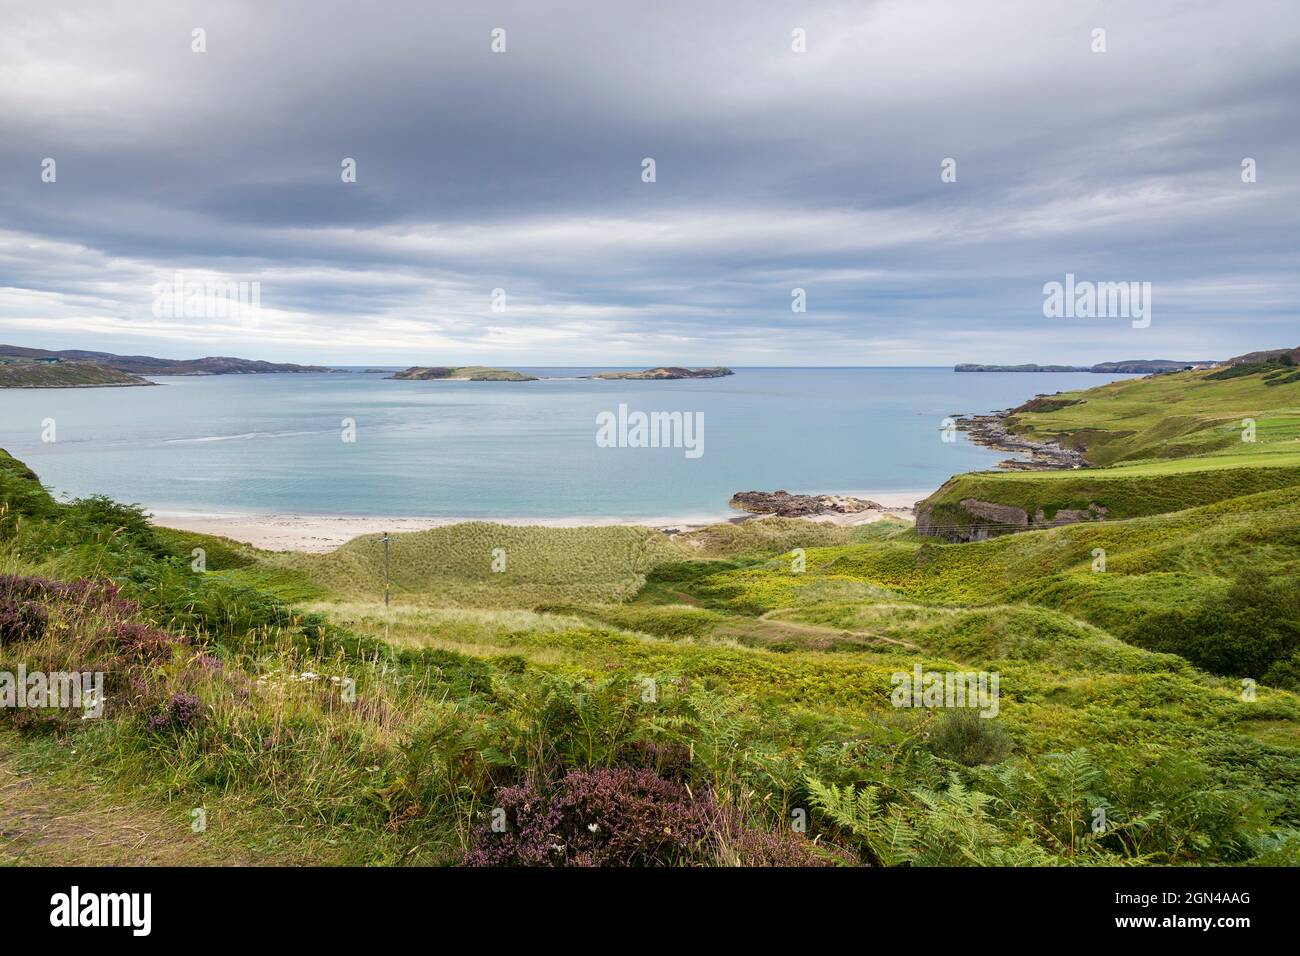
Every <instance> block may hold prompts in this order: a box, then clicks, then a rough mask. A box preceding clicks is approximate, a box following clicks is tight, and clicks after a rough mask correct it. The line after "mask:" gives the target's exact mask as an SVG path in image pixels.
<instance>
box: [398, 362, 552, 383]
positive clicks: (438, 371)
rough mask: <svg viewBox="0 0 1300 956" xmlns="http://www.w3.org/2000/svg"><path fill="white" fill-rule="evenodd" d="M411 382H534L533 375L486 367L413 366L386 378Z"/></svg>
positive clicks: (535, 379) (534, 377)
mask: <svg viewBox="0 0 1300 956" xmlns="http://www.w3.org/2000/svg"><path fill="white" fill-rule="evenodd" d="M388 377H389V378H390V379H401V380H403V381H411V382H434V381H441V382H535V381H537V377H536V376H535V375H525V374H524V373H523V372H515V371H511V370H510V369H504V368H489V367H488V366H486V365H450V366H445V365H435V366H425V365H415V366H412V367H411V368H408V369H405V370H403V371H401V372H395V373H394V374H392V375H390V376H388Z"/></svg>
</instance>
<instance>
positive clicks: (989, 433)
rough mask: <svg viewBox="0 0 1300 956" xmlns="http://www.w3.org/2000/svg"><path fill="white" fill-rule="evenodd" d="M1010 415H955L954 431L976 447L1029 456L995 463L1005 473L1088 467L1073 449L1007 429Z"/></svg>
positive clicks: (1009, 413) (1085, 461)
mask: <svg viewBox="0 0 1300 956" xmlns="http://www.w3.org/2000/svg"><path fill="white" fill-rule="evenodd" d="M1062 407H1063V406H1062ZM1022 408H1023V406H1022ZM1026 410H1028V409H1026ZM1011 413H1012V412H1011V410H1005V409H1004V410H1003V411H999V412H994V413H993V414H991V415H954V416H953V420H954V421H955V422H956V425H957V430H958V431H963V432H965V433H966V434H968V435H969V436H970V438H971V441H973V442H975V443H976V444H977V445H983V446H984V447H985V448H992V449H994V450H995V451H1009V452H1012V453H1013V454H1017V455H1026V456H1028V457H1027V458H1020V459H1016V458H1009V459H1007V460H1006V461H1001V462H998V467H999V468H1005V469H1007V470H1008V471H1053V470H1057V469H1061V468H1086V467H1087V465H1088V461H1087V459H1085V458H1084V457H1083V455H1082V454H1080V453H1079V452H1077V451H1075V450H1074V449H1073V448H1063V447H1061V446H1060V445H1058V444H1057V443H1056V442H1054V441H1035V440H1033V439H1032V438H1025V437H1024V436H1023V435H1017V434H1016V433H1015V432H1013V431H1011V430H1010V429H1009V428H1008V427H1007V419H1008V418H1009V417H1010V415H1011Z"/></svg>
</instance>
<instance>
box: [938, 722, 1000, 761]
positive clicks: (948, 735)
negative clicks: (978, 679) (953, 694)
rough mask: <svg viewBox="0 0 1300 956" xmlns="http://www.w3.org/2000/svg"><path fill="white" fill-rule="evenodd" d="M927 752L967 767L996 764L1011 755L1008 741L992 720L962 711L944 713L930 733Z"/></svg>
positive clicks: (998, 725)
mask: <svg viewBox="0 0 1300 956" xmlns="http://www.w3.org/2000/svg"><path fill="white" fill-rule="evenodd" d="M930 750H931V751H933V752H934V754H935V755H936V756H939V757H944V758H946V759H948V760H955V761H957V763H960V764H964V765H965V766H967V767H974V766H977V765H979V764H989V763H999V762H1001V761H1002V760H1003V759H1004V758H1005V757H1006V756H1007V754H1008V753H1010V752H1011V739H1010V738H1009V737H1008V736H1007V732H1006V730H1004V729H1003V728H1002V725H1001V724H999V723H997V721H996V719H995V718H992V719H991V718H985V717H981V716H980V715H979V712H978V711H975V710H970V709H966V708H962V709H957V710H948V711H944V713H943V714H942V715H941V716H940V717H939V719H938V720H937V721H935V724H934V727H933V729H932V730H931V731H930Z"/></svg>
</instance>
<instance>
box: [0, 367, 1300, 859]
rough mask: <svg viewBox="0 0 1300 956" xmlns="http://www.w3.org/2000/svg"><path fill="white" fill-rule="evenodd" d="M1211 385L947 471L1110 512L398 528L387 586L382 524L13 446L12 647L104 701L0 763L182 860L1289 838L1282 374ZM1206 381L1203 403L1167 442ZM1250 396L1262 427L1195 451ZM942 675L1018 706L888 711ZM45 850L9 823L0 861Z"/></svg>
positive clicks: (1298, 721) (1016, 493)
mask: <svg viewBox="0 0 1300 956" xmlns="http://www.w3.org/2000/svg"><path fill="white" fill-rule="evenodd" d="M1259 374H1260V377H1261V378H1262V377H1263V376H1266V375H1271V374H1272V371H1269V370H1266V371H1264V372H1262V373H1259ZM1205 378H1206V376H1204V375H1202V374H1200V373H1197V375H1194V376H1190V377H1189V376H1177V375H1171V376H1161V377H1158V378H1154V379H1145V380H1140V381H1134V382H1125V383H1116V384H1113V385H1107V386H1103V387H1102V388H1100V389H1094V390H1091V391H1089V392H1086V393H1080V395H1079V396H1075V397H1082V398H1083V403H1082V404H1080V405H1073V406H1070V407H1068V408H1061V409H1057V410H1054V411H1051V412H1043V413H1041V414H1042V416H1043V418H1042V419H1041V420H1040V419H1039V417H1038V414H1039V413H1033V416H1032V417H1031V415H1030V414H1029V413H1026V415H1025V416H1024V418H1025V420H1026V425H1025V427H1034V428H1038V429H1049V428H1050V429H1055V430H1057V431H1056V432H1055V433H1057V434H1062V435H1063V434H1064V433H1065V429H1066V427H1067V422H1066V420H1065V419H1064V418H1062V416H1067V415H1070V416H1073V418H1071V419H1070V420H1071V421H1074V422H1075V423H1076V425H1077V424H1079V423H1084V422H1086V423H1088V427H1089V428H1091V429H1093V433H1092V434H1091V437H1090V438H1089V439H1088V440H1089V441H1091V442H1092V443H1093V445H1094V447H1097V448H1106V449H1108V451H1109V452H1113V453H1116V457H1115V458H1114V459H1113V462H1114V464H1112V465H1111V466H1110V467H1104V468H1097V469H1084V470H1080V471H1072V472H1047V473H1010V474H985V473H980V474H976V475H968V476H959V477H958V478H955V479H954V483H961V482H967V483H969V484H968V486H967V487H970V488H976V489H978V491H979V494H981V495H986V496H990V497H989V499H988V500H999V501H1004V502H1008V501H1018V502H1023V503H1025V504H1027V505H1032V506H1034V507H1038V506H1043V507H1053V506H1056V507H1070V506H1076V503H1077V502H1079V501H1082V500H1084V499H1087V500H1088V501H1089V502H1095V501H1098V500H1099V499H1101V500H1104V502H1105V507H1107V509H1108V515H1107V517H1106V519H1105V520H1095V521H1088V522H1080V523H1075V524H1069V525H1063V526H1060V527H1055V528H1047V529H1043V530H1036V531H1029V532H1024V533H1019V534H1008V535H1002V536H998V537H994V538H991V539H989V540H985V541H979V542H973V543H946V542H945V541H944V540H942V539H939V538H935V537H929V536H924V535H919V534H917V533H916V532H915V531H914V530H913V529H912V527H911V525H909V524H908V523H906V522H902V521H894V520H890V521H882V522H878V523H876V524H872V525H866V526H861V527H858V528H836V527H833V526H828V525H822V524H815V523H810V522H803V521H798V520H793V519H772V520H767V519H764V520H761V521H750V522H746V523H744V524H741V525H738V526H736V525H721V526H717V527H713V528H708V529H704V530H701V531H696V532H692V533H689V534H680V535H674V536H669V535H665V534H662V533H660V532H657V531H653V530H651V529H644V528H618V527H607V528H578V529H561V528H539V527H528V528H521V527H506V526H501V525H495V524H490V523H482V522H475V523H468V524H462V525H456V526H452V527H446V528H439V529H435V530H432V531H427V532H421V533H418V534H409V535H400V536H397V537H396V538H395V539H394V540H393V541H392V544H391V551H390V559H391V569H392V605H391V606H390V607H387V608H386V607H385V606H384V603H383V599H382V596H383V551H382V544H381V543H380V541H379V539H378V538H377V537H375V536H367V537H362V538H359V539H356V540H354V541H353V542H351V543H349V544H348V545H345V546H344V547H342V548H340V549H338V550H337V551H335V552H333V553H331V554H325V555H304V554H271V553H265V552H259V551H257V550H255V549H253V548H250V547H247V546H244V545H240V544H236V543H234V542H229V541H222V540H220V539H216V538H210V537H205V536H201V535H195V534H188V533H182V532H175V531H166V530H163V529H157V528H153V527H152V526H150V525H149V524H148V523H147V522H145V521H144V519H143V517H142V516H141V515H140V514H139V513H138V512H136V511H134V510H133V509H130V508H125V507H122V506H120V505H116V504H114V503H112V502H109V501H107V500H104V499H87V500H82V501H77V502H72V503H68V504H63V503H58V502H55V501H54V500H53V499H51V498H50V497H49V496H48V495H47V494H46V493H45V492H44V491H43V490H42V489H41V488H40V485H39V483H38V482H37V480H36V476H34V475H33V474H31V472H29V471H28V470H26V469H25V468H24V467H23V466H22V465H21V464H20V463H18V462H16V461H14V460H13V459H11V458H9V457H8V456H4V455H3V454H2V453H0V501H2V502H3V504H0V509H2V510H0V574H9V575H15V576H17V577H14V578H0V582H7V583H0V671H4V670H6V669H7V670H13V669H14V668H16V667H17V665H18V664H19V663H24V664H25V665H26V666H27V667H28V668H29V669H32V668H36V667H37V666H41V667H44V668H46V669H56V668H64V669H81V670H90V669H99V670H102V671H103V672H105V673H106V674H107V675H109V678H108V683H109V689H108V705H107V709H106V711H105V714H104V716H103V717H102V718H100V719H97V720H88V721H82V720H80V719H77V718H76V717H75V716H73V715H68V714H65V713H60V712H37V711H16V710H11V711H0V763H3V765H4V767H5V769H6V770H7V771H8V772H9V773H10V774H11V775H13V777H14V779H23V780H27V781H29V782H30V785H31V788H32V792H33V793H39V794H40V797H39V800H40V801H45V802H47V803H48V802H49V801H51V800H54V801H56V803H57V801H58V800H59V799H60V798H59V796H58V795H59V794H60V793H69V794H72V793H76V794H80V795H81V796H80V797H79V798H78V799H79V800H81V801H82V802H81V803H74V804H73V805H70V806H67V807H61V808H60V807H56V809H57V810H58V812H57V813H56V812H55V811H54V810H52V811H50V813H51V815H52V816H54V817H56V818H58V819H65V818H75V819H79V820H80V819H82V817H83V816H84V815H85V814H86V813H88V811H87V809H86V807H85V805H84V800H85V796H84V795H85V794H86V793H87V792H88V791H92V792H93V791H97V792H99V793H100V794H101V795H102V800H103V801H113V804H112V805H114V806H119V805H121V806H125V805H127V801H128V800H129V801H130V804H129V805H130V806H131V807H132V808H133V813H137V814H139V815H140V816H141V817H142V818H145V819H147V820H149V821H153V822H152V823H150V824H149V825H148V826H146V825H145V824H143V823H142V824H140V826H139V827H138V829H142V830H146V831H148V832H155V831H157V832H170V831H168V827H171V826H174V828H175V830H174V833H175V839H174V842H171V841H169V839H167V838H160V839H159V840H157V841H156V844H157V845H156V846H155V847H154V849H153V850H152V851H151V856H150V857H149V859H150V860H160V861H162V862H167V861H171V862H180V863H187V862H212V861H214V860H216V861H219V862H220V861H224V862H267V863H284V862H323V863H339V864H345V863H366V864H385V865H411V864H429V863H432V864H456V863H462V862H468V863H476V864H488V863H491V864H500V863H521V862H524V863H533V864H538V863H546V864H565V865H587V864H591V863H596V864H601V865H734V864H749V865H787V864H801V865H810V864H823V865H854V864H867V865H1022V864H1039V865H1076V864H1082V865H1095V864H1124V865H1151V864H1173V865H1187V864H1203V865H1238V864H1249V865H1295V864H1296V863H1298V862H1300V696H1298V694H1297V692H1298V691H1300V597H1298V596H1297V591H1296V589H1295V588H1294V582H1295V581H1296V580H1300V520H1297V518H1300V480H1298V479H1297V473H1298V472H1300V461H1297V460H1296V449H1295V448H1294V446H1293V445H1291V446H1290V447H1289V446H1288V443H1293V442H1294V440H1295V438H1294V436H1293V435H1292V434H1291V432H1290V431H1289V430H1288V429H1290V428H1291V426H1290V425H1288V424H1281V425H1279V424H1277V423H1278V422H1283V423H1285V422H1287V421H1289V419H1288V418H1287V415H1288V414H1290V413H1291V412H1289V411H1288V409H1292V410H1293V406H1294V405H1295V404H1296V402H1295V391H1294V388H1295V385H1294V384H1293V383H1283V384H1280V385H1275V386H1270V385H1267V384H1261V383H1260V382H1257V381H1255V380H1254V378H1253V377H1252V375H1240V376H1237V377H1233V378H1224V379H1218V380H1210V381H1205ZM1179 379H1182V387H1181V390H1180V387H1179V383H1178V381H1177V380H1179ZM1191 387H1194V388H1195V389H1196V394H1197V395H1198V396H1199V398H1198V399H1197V400H1198V401H1199V402H1200V403H1201V404H1202V405H1203V406H1204V407H1206V408H1213V409H1215V410H1214V411H1213V413H1211V414H1209V415H1208V417H1207V418H1206V421H1207V422H1211V421H1212V422H1217V424H1206V425H1205V426H1204V427H1203V428H1192V429H1188V430H1182V429H1175V430H1173V431H1177V432H1178V435H1174V434H1173V431H1171V432H1170V434H1169V435H1168V436H1167V440H1168V441H1171V442H1176V443H1177V442H1185V443H1190V444H1192V445H1196V446H1197V447H1196V454H1195V455H1193V456H1189V457H1183V458H1180V457H1177V456H1175V455H1170V454H1157V453H1154V449H1156V448H1157V446H1159V444H1160V443H1159V442H1157V441H1155V439H1154V438H1153V437H1152V436H1153V435H1154V434H1155V433H1156V432H1157V431H1159V425H1158V422H1156V421H1155V418H1156V417H1158V415H1157V413H1156V412H1155V411H1154V410H1153V409H1155V408H1157V407H1158V406H1159V405H1160V404H1161V403H1162V402H1168V403H1169V404H1171V405H1174V406H1178V407H1180V408H1181V407H1182V405H1181V403H1182V401H1183V400H1182V399H1181V398H1180V395H1182V394H1183V392H1184V391H1186V389H1188V388H1191ZM1265 395H1267V396H1272V399H1279V398H1280V399H1281V401H1273V400H1271V401H1272V403H1271V404H1268V405H1257V406H1250V405H1248V404H1244V403H1246V402H1248V401H1253V400H1257V399H1260V396H1265ZM1111 403H1117V404H1114V405H1112V404H1111ZM1288 403H1289V404H1288ZM1228 409H1231V413H1230V414H1231V416H1237V415H1241V416H1243V417H1246V416H1249V417H1255V418H1256V419H1257V421H1258V422H1259V423H1260V427H1259V429H1258V435H1257V437H1258V439H1259V440H1258V441H1257V442H1256V443H1255V444H1254V445H1251V446H1250V447H1248V448H1245V447H1238V445H1240V444H1242V443H1240V441H1239V440H1238V445H1231V446H1230V445H1228V444H1224V445H1223V446H1222V447H1219V448H1208V447H1202V444H1203V442H1202V441H1201V438H1205V439H1206V441H1207V442H1208V440H1209V439H1208V438H1207V437H1206V436H1209V435H1212V434H1213V433H1214V430H1215V429H1216V428H1220V427H1222V426H1223V423H1224V422H1225V421H1227V420H1228V416H1229V412H1228ZM1085 410H1087V411H1088V414H1087V416H1084V417H1082V418H1081V417H1080V416H1083V414H1084V411H1085ZM1185 411H1186V409H1185V408H1184V409H1183V410H1182V411H1180V412H1179V414H1183V412H1185ZM1049 419H1050V420H1051V424H1050V425H1049V424H1048V420H1049ZM1120 421H1124V422H1128V424H1129V426H1131V432H1132V433H1131V434H1130V435H1128V436H1126V437H1120V436H1108V437H1106V438H1105V439H1104V440H1103V439H1098V438H1097V437H1096V434H1095V433H1096V431H1097V430H1098V429H1100V428H1101V427H1102V425H1107V426H1108V427H1109V426H1113V425H1114V424H1115V423H1116V422H1120ZM1265 422H1269V423H1271V424H1269V426H1268V427H1267V428H1265V427H1263V423H1265ZM1195 436H1200V438H1196V439H1195V440H1193V438H1195ZM1125 448H1129V449H1130V450H1131V451H1134V452H1140V456H1139V457H1137V458H1135V457H1133V455H1130V454H1127V453H1123V452H1124V449H1125ZM1120 462H1122V463H1120ZM950 484H952V483H950ZM195 548H202V549H203V556H204V559H205V567H204V569H203V570H198V571H196V570H195V569H194V565H193V561H194V553H195V550H194V549H195ZM37 577H40V578H44V579H50V580H57V581H63V582H75V581H78V580H84V579H103V578H109V579H111V580H112V581H113V582H115V584H116V585H117V586H119V587H120V589H121V593H120V595H118V596H117V598H115V599H114V600H115V601H116V602H117V603H113V602H107V601H106V599H104V598H103V597H102V596H100V597H95V596H94V595H93V594H92V593H90V592H86V591H85V590H84V587H83V590H81V591H68V590H66V588H65V589H62V590H61V589H60V587H61V586H56V585H52V584H33V583H32V581H33V579H34V578H37ZM88 595H89V596H88ZM142 629H143V631H142ZM918 665H919V666H920V667H921V668H922V671H923V672H924V673H934V672H942V673H945V674H956V673H962V674H966V673H969V674H984V675H985V676H991V675H996V676H997V679H998V681H999V685H998V687H999V690H998V697H997V706H996V715H995V716H992V717H990V718H983V717H980V716H978V714H977V713H976V711H975V710H974V709H972V708H969V707H960V706H958V707H951V706H926V707H900V706H897V703H898V701H897V700H896V699H895V698H894V695H893V690H894V686H895V684H896V682H897V680H898V679H899V677H900V675H908V674H913V673H915V671H914V668H916V667H917V666H918ZM345 688H350V689H353V690H354V691H355V693H352V692H351V691H350V690H349V691H348V692H345V690H344V689H345ZM67 799H69V800H71V799H72V798H71V797H69V798H67ZM27 802H28V803H29V804H31V805H35V804H36V803H37V802H39V801H38V799H37V797H35V796H32V797H29V798H28V801H27ZM194 807H203V808H205V810H206V812H207V814H208V820H209V827H208V831H207V833H206V834H194V833H192V832H191V831H190V829H189V826H188V816H187V814H188V812H189V810H190V808H194ZM630 807H635V808H638V810H637V812H636V813H632V812H631V811H630V810H629V809H628V808H630ZM497 811H500V812H501V813H503V814H504V818H505V820H506V826H505V829H504V831H502V832H496V831H493V830H492V828H491V826H490V823H491V821H492V819H493V815H494V813H496V812H497ZM78 815H81V816H78ZM1102 818H1104V820H1105V825H1104V826H1101V827H1100V828H1099V827H1098V826H1097V825H1096V821H1097V820H1098V819H1102ZM647 821H650V822H649V823H648V822H647ZM703 821H707V822H703ZM796 824H797V825H796ZM805 824H806V826H805ZM529 834H534V835H536V834H544V835H545V836H546V839H545V840H543V841H542V843H540V844H539V843H536V842H535V841H534V842H532V843H530V842H529V841H530V839H532V838H531V837H530V836H529ZM99 845H100V846H101V847H102V846H105V845H115V844H113V841H112V839H111V837H110V836H109V835H107V834H105V835H102V839H100V840H99ZM134 845H135V844H132V846H134ZM64 852H67V853H72V854H74V855H75V854H77V853H79V852H81V851H77V850H74V849H66V848H65V850H64ZM132 852H140V851H133V850H131V848H130V847H128V846H122V847H118V848H117V849H116V850H114V852H113V855H112V858H113V859H114V860H121V859H126V860H129V859H131V853H132ZM53 853H55V850H53V849H51V848H50V847H49V846H48V844H44V843H42V842H41V840H40V839H38V838H36V837H35V836H30V837H28V836H24V835H23V834H22V833H21V832H19V833H17V835H15V834H14V833H12V832H8V833H6V834H5V835H4V836H0V862H4V861H8V862H15V863H20V862H29V861H41V860H48V859H50V855H51V854H53ZM169 854H171V855H170V856H169ZM65 862H95V859H94V858H93V856H90V855H84V856H78V857H77V858H76V859H68V860H66V861H65Z"/></svg>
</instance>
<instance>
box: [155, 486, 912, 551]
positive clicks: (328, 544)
mask: <svg viewBox="0 0 1300 956" xmlns="http://www.w3.org/2000/svg"><path fill="white" fill-rule="evenodd" d="M930 494H932V492H928V491H895V492H873V493H871V494H870V495H864V497H870V498H871V499H873V500H875V501H877V502H879V503H880V504H882V505H884V506H885V508H884V509H883V510H880V511H875V510H873V511H866V512H861V513H858V514H819V515H810V516H808V517H804V518H798V519H795V520H799V521H817V522H824V523H829V524H836V525H841V526H851V525H859V524H870V523H872V522H875V521H880V520H882V519H884V518H888V517H896V518H904V519H908V520H910V519H911V517H912V505H913V504H914V503H915V502H917V501H920V500H921V499H923V498H925V497H927V496H928V495H930ZM770 517H771V516H770V515H756V514H751V513H749V512H744V511H736V510H729V511H726V512H718V513H716V514H695V515H677V516H663V517H635V518H633V517H616V516H608V515H575V516H572V517H564V518H530V517H509V516H504V517H491V518H475V517H456V518H448V517H383V516H374V515H370V516H367V515H306V514H256V513H250V512H217V511H204V512H185V511H167V510H162V509H160V510H156V511H153V512H152V514H151V517H150V519H149V520H150V522H151V523H152V524H154V525H157V526H159V527H163V528H172V529H175V530H178V531H193V532H198V533H200V534H210V535H217V536H220V537H223V538H230V539H231V540H234V541H240V542H242V543H244V544H250V545H252V546H253V547H255V548H260V549H262V550H264V551H301V552H307V553H311V554H324V553H327V552H330V551H334V550H336V549H337V548H339V547H341V546H342V545H344V544H346V543H347V542H349V541H351V540H352V539H353V538H357V537H360V536H362V535H368V534H380V533H382V532H384V531H389V532H392V533H394V534H403V533H409V532H413V531H428V530H429V529H431V528H443V527H447V526H448V525H453V524H464V523H466V522H471V521H481V522H490V523H493V524H503V525H516V526H521V527H528V526H536V527H546V528H582V527H611V526H625V527H642V528H654V529H656V530H659V531H662V532H664V533H666V534H677V533H683V532H688V531H695V530H698V529H700V528H707V527H709V526H710V525H718V524H741V523H743V522H746V521H763V520H767V519H768V518H770Z"/></svg>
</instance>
